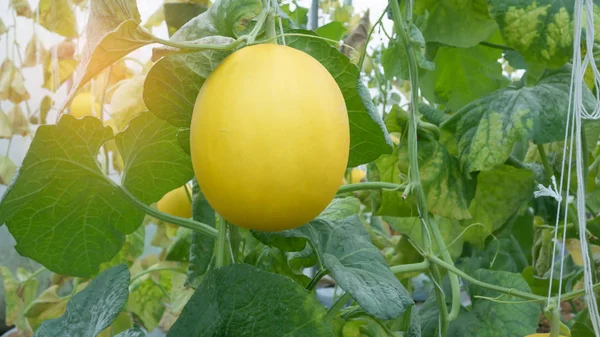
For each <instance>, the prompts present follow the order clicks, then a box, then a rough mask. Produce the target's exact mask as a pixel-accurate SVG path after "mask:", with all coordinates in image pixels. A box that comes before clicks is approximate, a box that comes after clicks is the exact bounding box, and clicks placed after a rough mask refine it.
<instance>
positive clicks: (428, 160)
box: [369, 106, 475, 219]
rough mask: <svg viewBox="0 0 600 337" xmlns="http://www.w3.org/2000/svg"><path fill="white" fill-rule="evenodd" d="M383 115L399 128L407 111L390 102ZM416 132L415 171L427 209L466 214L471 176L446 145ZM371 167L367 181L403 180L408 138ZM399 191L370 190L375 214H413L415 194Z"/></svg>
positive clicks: (403, 127) (450, 214) (403, 125)
mask: <svg viewBox="0 0 600 337" xmlns="http://www.w3.org/2000/svg"><path fill="white" fill-rule="evenodd" d="M387 119H390V120H395V121H396V126H397V127H398V128H399V130H400V131H399V132H404V131H402V130H406V124H407V121H408V113H407V112H406V111H404V110H402V109H401V108H399V107H398V106H394V108H393V109H392V111H391V112H390V114H389V115H388V117H387V118H386V120H387ZM389 123H390V124H391V123H392V122H391V121H390V122H389ZM417 134H418V138H419V140H418V144H417V146H418V148H419V153H418V155H419V157H418V161H419V172H420V174H421V183H422V184H423V188H424V190H425V197H426V198H427V205H428V207H429V211H430V212H432V213H435V214H438V215H441V216H444V217H447V218H451V219H467V218H470V217H471V213H470V211H469V204H470V201H471V199H472V197H473V191H474V188H475V184H474V182H473V180H471V179H469V178H468V177H466V176H465V175H464V174H463V173H462V172H461V171H460V165H459V163H458V160H457V159H456V158H454V157H453V156H452V155H450V153H449V152H448V150H447V149H446V147H445V146H444V145H442V144H441V143H439V142H438V141H437V140H435V138H434V137H433V136H432V134H431V133H429V132H428V131H425V130H424V129H419V131H418V132H417ZM371 171H373V172H371V173H370V174H371V177H370V178H369V180H370V181H373V180H378V181H384V182H391V183H397V184H401V183H405V182H407V181H408V171H409V160H408V142H406V141H401V144H400V148H396V150H395V151H394V153H392V154H391V155H382V156H381V157H379V158H378V159H377V160H375V162H374V166H372V170H371ZM403 193H404V191H402V190H401V191H390V190H382V191H377V192H372V196H375V195H376V196H377V198H379V197H380V198H381V200H380V201H379V200H378V201H377V202H375V203H374V205H373V206H374V207H373V211H374V213H375V215H388V216H398V217H410V216H415V215H416V214H417V209H416V198H415V196H414V195H409V196H408V197H407V198H403V196H402V195H403ZM375 200H377V199H375Z"/></svg>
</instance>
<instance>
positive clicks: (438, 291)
mask: <svg viewBox="0 0 600 337" xmlns="http://www.w3.org/2000/svg"><path fill="white" fill-rule="evenodd" d="M429 269H430V270H431V277H432V278H433V280H434V281H435V284H434V285H433V290H434V291H435V300H436V302H437V306H438V310H439V311H440V336H442V337H444V336H446V335H447V333H448V326H449V325H450V320H449V319H448V306H447V305H446V294H444V290H443V289H442V281H441V280H442V275H441V273H440V269H439V268H438V266H437V265H432V266H431V267H430V268H429ZM438 280H440V281H438Z"/></svg>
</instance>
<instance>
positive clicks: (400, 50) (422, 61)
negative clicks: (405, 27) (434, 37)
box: [381, 25, 435, 81]
mask: <svg viewBox="0 0 600 337" xmlns="http://www.w3.org/2000/svg"><path fill="white" fill-rule="evenodd" d="M410 38H411V44H412V46H413V50H416V51H417V52H416V57H417V65H418V66H419V68H421V69H424V70H430V71H432V70H434V69H435V64H434V63H433V62H430V61H428V60H427V59H426V58H425V55H423V52H422V49H423V48H424V47H425V40H424V39H423V35H422V34H421V31H420V30H419V28H417V26H415V25H411V26H410ZM381 65H382V66H383V74H384V75H385V78H386V79H387V80H389V81H392V80H394V77H395V78H398V79H401V80H408V79H409V78H410V74H409V71H408V56H407V55H406V48H405V47H404V45H403V44H402V43H401V42H399V41H396V40H390V43H389V44H388V46H387V48H385V49H384V50H383V52H382V54H381Z"/></svg>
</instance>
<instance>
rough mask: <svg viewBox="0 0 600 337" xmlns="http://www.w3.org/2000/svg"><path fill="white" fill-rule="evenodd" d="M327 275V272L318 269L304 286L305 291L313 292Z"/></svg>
mask: <svg viewBox="0 0 600 337" xmlns="http://www.w3.org/2000/svg"><path fill="white" fill-rule="evenodd" d="M327 274H329V270H327V269H320V270H319V271H318V272H317V274H316V275H315V276H314V277H313V278H312V279H311V280H310V283H309V284H308V285H307V286H306V290H313V289H315V287H316V286H317V284H318V283H319V281H320V280H321V279H322V278H323V277H324V276H325V275H327Z"/></svg>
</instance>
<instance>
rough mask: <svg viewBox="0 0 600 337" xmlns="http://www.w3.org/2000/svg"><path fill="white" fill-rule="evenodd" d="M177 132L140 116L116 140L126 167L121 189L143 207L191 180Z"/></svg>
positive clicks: (152, 118) (151, 117) (153, 118)
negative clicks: (130, 194)
mask: <svg viewBox="0 0 600 337" xmlns="http://www.w3.org/2000/svg"><path fill="white" fill-rule="evenodd" d="M177 132H178V129H177V128H176V127H174V126H172V125H170V124H169V123H167V122H165V121H163V120H160V119H158V118H157V117H156V116H155V115H154V114H152V113H150V112H143V113H141V114H139V115H138V116H137V117H135V118H134V119H132V120H131V122H130V123H129V127H127V129H125V130H124V131H123V132H121V133H119V134H117V135H116V136H115V142H116V144H117V146H118V148H119V152H120V153H121V156H122V157H123V162H124V163H125V167H124V173H123V177H122V181H123V186H125V188H126V189H127V190H128V191H130V192H131V193H132V194H133V195H135V196H136V197H137V198H138V199H140V200H141V201H142V202H144V203H146V204H151V203H153V202H155V201H158V200H160V198H162V197H163V196H164V195H165V194H166V193H167V192H169V191H172V190H173V189H175V188H177V187H179V186H182V185H183V184H185V183H187V182H188V181H190V180H191V179H192V178H193V177H194V170H193V169H192V161H191V159H190V156H189V155H188V154H186V153H185V152H184V151H183V150H182V149H181V147H180V146H179V143H178V141H177Z"/></svg>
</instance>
